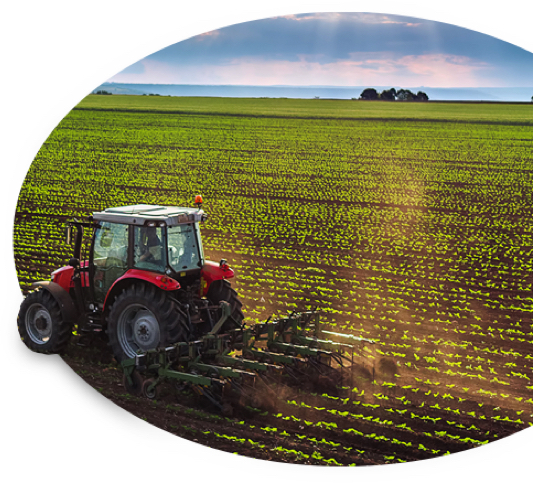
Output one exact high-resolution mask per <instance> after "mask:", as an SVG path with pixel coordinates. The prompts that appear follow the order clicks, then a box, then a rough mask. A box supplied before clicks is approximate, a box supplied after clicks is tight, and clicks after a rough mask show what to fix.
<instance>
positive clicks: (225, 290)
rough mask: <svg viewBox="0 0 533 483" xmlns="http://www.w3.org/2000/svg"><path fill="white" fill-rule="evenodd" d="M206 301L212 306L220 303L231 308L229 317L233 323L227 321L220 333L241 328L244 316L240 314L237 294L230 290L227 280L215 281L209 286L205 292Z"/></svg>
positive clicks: (240, 308) (240, 309)
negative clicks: (225, 303)
mask: <svg viewBox="0 0 533 483" xmlns="http://www.w3.org/2000/svg"><path fill="white" fill-rule="evenodd" d="M207 299H208V300H209V302H211V303H212V304H213V305H218V304H219V303H220V302H222V301H224V302H228V303H229V304H230V306H231V317H232V318H233V320H234V321H235V323H232V322H231V321H228V322H227V323H226V324H224V327H223V328H222V331H221V333H223V331H224V329H227V330H228V329H235V328H238V327H241V326H242V321H243V320H244V314H243V313H242V302H241V301H240V300H239V297H238V295H237V292H236V291H235V289H233V288H232V286H231V284H230V283H229V282H228V281H227V280H215V281H214V282H213V283H211V285H210V286H209V290H208V291H207Z"/></svg>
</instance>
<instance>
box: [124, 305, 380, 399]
mask: <svg viewBox="0 0 533 483" xmlns="http://www.w3.org/2000/svg"><path fill="white" fill-rule="evenodd" d="M221 307H222V315H221V317H220V319H219V320H218V322H217V323H216V324H215V325H214V326H213V329H212V330H211V331H210V332H209V333H208V334H206V335H204V336H202V337H200V338H199V339H198V340H195V341H191V342H179V343H177V344H174V345H172V346H169V347H166V348H157V349H152V350H149V351H146V352H144V353H140V354H138V355H136V356H135V357H134V358H132V359H127V360H125V361H123V362H122V367H123V370H124V376H125V380H126V383H127V386H128V387H136V382H135V379H136V378H138V376H137V375H135V373H138V374H141V375H142V377H145V378H148V381H149V383H146V382H145V383H144V384H142V391H141V392H142V394H144V395H145V396H147V397H155V394H156V388H157V386H158V385H159V384H161V383H162V382H163V381H165V380H168V379H171V380H174V381H179V382H183V383H186V384H189V385H191V386H193V388H194V389H195V390H196V392H198V393H200V394H203V395H205V396H206V397H208V399H210V400H211V401H212V402H214V403H215V404H216V405H217V406H219V407H222V406H223V401H222V398H223V397H224V395H225V394H227V393H228V392H229V391H230V390H231V391H233V393H236V395H237V397H243V396H245V397H248V398H252V399H253V390H254V388H255V387H256V385H257V384H258V383H262V384H263V386H268V384H269V383H271V382H272V381H274V382H280V381H281V378H282V377H284V376H285V377H289V380H292V381H293V382H298V380H300V381H302V380H304V379H305V380H307V379H308V378H309V374H310V372H312V373H314V374H315V375H316V376H317V377H318V378H319V379H320V380H321V381H322V382H323V381H324V380H326V381H327V380H330V381H331V383H336V382H337V380H338V377H336V374H335V372H334V371H336V370H337V368H340V369H341V370H342V368H343V366H344V365H345V362H346V361H349V360H350V358H348V357H347V356H346V354H347V353H348V354H349V353H350V351H351V361H352V362H353V351H354V350H355V349H357V348H361V347H363V346H364V344H366V343H370V344H371V343H373V341H372V340H370V339H364V338H361V337H355V336H352V335H347V334H339V333H335V332H330V331H325V330H322V329H321V327H320V321H319V313H318V312H316V311H312V312H302V313H294V314H291V315H289V316H288V317H284V318H279V319H274V320H270V319H269V320H267V321H266V322H263V323H259V324H255V325H253V326H250V327H243V328H238V329H234V330H230V331H228V332H227V333H225V334H219V333H218V332H219V331H220V329H221V327H222V326H223V325H224V322H225V321H226V320H227V319H228V317H229V316H230V311H229V306H227V307H226V306H225V305H224V304H221ZM137 385H138V384H137ZM267 392H268V389H267Z"/></svg>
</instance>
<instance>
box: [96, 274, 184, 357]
mask: <svg viewBox="0 0 533 483" xmlns="http://www.w3.org/2000/svg"><path fill="white" fill-rule="evenodd" d="M186 327H187V321H186V320H184V317H183V312H182V311H180V310H178V305H177V303H176V302H175V301H174V300H172V299H171V298H170V297H169V295H168V294H167V293H166V292H164V291H163V290H159V289H158V288H157V287H155V286H153V285H148V284H143V283H134V284H132V285H130V286H129V287H127V288H126V289H124V290H123V291H122V293H121V294H120V295H118V297H117V298H116V299H115V301H114V302H113V305H112V306H111V309H110V311H109V316H108V322H107V335H108V338H109V345H110V346H111V350H112V351H113V354H114V356H115V359H116V360H117V361H118V362H121V361H123V360H124V359H130V358H132V357H135V355H136V354H137V352H138V351H141V352H145V351H147V350H150V349H155V348H157V347H166V346H169V345H172V344H175V343H176V342H181V341H185V340H186V336H187V329H186Z"/></svg>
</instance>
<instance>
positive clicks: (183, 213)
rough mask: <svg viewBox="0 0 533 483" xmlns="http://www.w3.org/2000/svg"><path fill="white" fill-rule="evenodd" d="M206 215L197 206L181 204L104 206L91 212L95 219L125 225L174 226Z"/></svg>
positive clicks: (192, 221) (200, 218)
mask: <svg viewBox="0 0 533 483" xmlns="http://www.w3.org/2000/svg"><path fill="white" fill-rule="evenodd" d="M205 218H206V215H205V214H204V212H203V211H202V210H200V209H198V208H186V207H183V206H159V205H130V206H119V207H117V208H106V209H105V210H104V211H98V212H96V213H93V219H95V220H96V221H109V222H111V223H123V224H127V225H140V226H144V225H149V226H150V225H152V223H155V225H158V224H159V223H162V222H164V224H165V225H168V226H174V225H182V224H185V223H194V222H197V221H203V220H205Z"/></svg>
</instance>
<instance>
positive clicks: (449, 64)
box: [111, 13, 533, 87]
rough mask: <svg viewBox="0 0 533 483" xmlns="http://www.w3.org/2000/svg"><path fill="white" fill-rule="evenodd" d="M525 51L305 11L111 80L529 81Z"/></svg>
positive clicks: (425, 28) (421, 24)
mask: <svg viewBox="0 0 533 483" xmlns="http://www.w3.org/2000/svg"><path fill="white" fill-rule="evenodd" d="M531 78H533V55H532V54H531V53H529V52H526V51H524V50H522V49H519V48H518V47H515V46H513V45H511V44H507V43H505V42H502V41H500V40H498V39H495V38H493V37H489V36H487V35H483V34H479V33H476V32H473V31H470V30H467V29H462V28H459V27H455V26H453V25H448V24H443V23H439V22H432V21H426V20H420V19H415V18H410V17H400V16H396V15H385V14H377V13H309V14H300V15H286V16H282V17H274V18H269V19H264V20H257V21H253V22H245V23H242V24H237V25H232V26H229V27H225V28H222V29H218V30H214V31H210V32H206V33H204V34H202V35H198V36H196V37H193V38H191V39H188V40H186V41H183V42H179V43H177V44H174V45H171V46H169V47H167V48H165V49H162V50H161V51H159V52H156V53H154V54H152V55H150V56H149V57H147V58H145V59H143V60H142V61H140V62H139V63H137V64H134V65H133V66H131V67H130V68H128V69H125V70H124V71H123V72H121V73H120V74H117V75H116V76H115V77H113V78H112V79H111V80H112V81H115V82H134V83H158V82H159V83H190V84H215V83H218V84H237V85H243V84H248V85H250V84H253V85H272V84H276V85H277V84H285V85H311V84H314V85H336V86H353V85H369V84H376V85H425V86H433V87H456V86H457V87H480V86H486V87H492V86H512V85H514V86H517V85H528V84H530V79H531Z"/></svg>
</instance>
